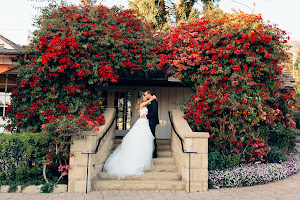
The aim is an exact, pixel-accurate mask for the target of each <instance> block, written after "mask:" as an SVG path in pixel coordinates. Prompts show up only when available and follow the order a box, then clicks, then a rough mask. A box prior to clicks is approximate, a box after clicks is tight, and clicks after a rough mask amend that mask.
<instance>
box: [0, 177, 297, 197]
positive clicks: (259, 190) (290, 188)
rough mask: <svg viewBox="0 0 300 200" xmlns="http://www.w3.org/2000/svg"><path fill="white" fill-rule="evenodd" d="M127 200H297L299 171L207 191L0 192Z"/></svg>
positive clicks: (16, 194)
mask: <svg viewBox="0 0 300 200" xmlns="http://www.w3.org/2000/svg"><path fill="white" fill-rule="evenodd" d="M4 199H9V200H26V199H33V200H67V199H68V200H96V199H103V200H106V199H107V200H108V199H111V200H126V199H127V200H131V199H143V200H144V199H145V200H146V199H149V200H150V199H155V200H165V199H174V200H175V199H180V200H187V199H188V200H191V199H197V200H198V199H199V200H220V199H230V200H231V199H233V200H238V199H242V200H250V199H251V200H273V199H274V200H275V199H276V200H300V172H298V173H297V174H295V175H293V176H290V177H289V178H287V179H284V180H281V181H277V182H275V183H269V184H265V185H255V186H251V187H239V188H223V189H220V190H216V189H211V190H209V191H207V192H195V193H189V194H188V193H186V192H185V191H174V190H160V191H159V190H127V191H119V190H113V191H97V192H91V193H88V194H77V193H56V194H41V193H38V194H22V193H21V194H20V193H19V194H18V193H0V200H4Z"/></svg>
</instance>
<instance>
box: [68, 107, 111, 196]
mask: <svg viewBox="0 0 300 200" xmlns="http://www.w3.org/2000/svg"><path fill="white" fill-rule="evenodd" d="M115 115H116V110H115V109H114V108H107V109H106V111H105V113H104V116H105V124H104V125H103V126H101V127H100V129H99V131H97V132H94V131H93V130H91V131H86V132H84V137H83V139H74V140H73V143H72V144H71V149H70V151H71V152H72V153H74V156H73V157H71V158H70V165H71V167H72V169H71V170H70V171H69V182H68V192H80V193H83V192H86V175H87V157H88V155H87V154H82V153H89V152H95V149H96V146H97V144H98V141H99V139H100V138H101V137H102V136H103V134H104V133H105V132H106V130H107V129H108V128H109V126H110V125H111V123H113V125H112V126H111V128H110V130H109V131H108V132H107V134H106V136H105V137H104V138H103V139H102V140H101V142H100V146H99V149H98V152H97V153H96V154H90V155H89V164H88V166H89V167H88V180H87V183H88V187H87V191H88V192H90V191H91V181H92V180H93V179H94V178H95V177H96V176H97V174H98V173H99V172H100V171H102V168H103V164H104V162H105V160H106V159H107V157H108V156H109V154H110V153H111V151H112V148H113V145H114V139H115V134H116V131H115V130H116V123H114V120H115Z"/></svg>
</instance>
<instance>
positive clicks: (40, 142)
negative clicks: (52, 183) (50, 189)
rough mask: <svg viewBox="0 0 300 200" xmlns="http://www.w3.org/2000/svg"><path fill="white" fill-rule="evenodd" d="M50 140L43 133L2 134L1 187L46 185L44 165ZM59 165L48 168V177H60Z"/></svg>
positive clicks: (0, 149) (55, 164)
mask: <svg viewBox="0 0 300 200" xmlns="http://www.w3.org/2000/svg"><path fill="white" fill-rule="evenodd" d="M49 141H50V140H49V138H46V137H45V136H44V134H43V133H24V134H20V133H12V134H0V185H11V189H10V190H11V191H14V190H15V187H16V185H24V186H26V185H29V184H32V185H38V184H43V183H44V178H43V175H42V173H43V163H44V159H45V155H46V152H45V150H46V149H47V148H48V145H49ZM57 168H58V163H53V165H52V166H51V167H49V168H48V171H47V175H48V176H51V177H57V176H59V174H60V173H59V172H58V171H57Z"/></svg>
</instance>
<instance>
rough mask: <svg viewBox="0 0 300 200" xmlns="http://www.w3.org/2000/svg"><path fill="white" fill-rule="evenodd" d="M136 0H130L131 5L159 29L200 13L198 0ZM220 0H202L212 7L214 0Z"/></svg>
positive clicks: (208, 6) (205, 6) (206, 5)
mask: <svg viewBox="0 0 300 200" xmlns="http://www.w3.org/2000/svg"><path fill="white" fill-rule="evenodd" d="M174 1H175V0H152V1H149V0H134V1H129V7H130V8H131V9H133V10H137V11H138V13H139V16H140V17H141V18H142V19H144V20H146V21H147V22H149V23H152V24H153V25H154V26H155V27H157V28H158V29H163V28H164V27H167V26H170V25H175V24H179V23H180V22H181V21H184V20H190V19H191V18H193V17H196V16H198V15H199V11H198V10H197V9H195V8H193V6H194V5H195V3H196V2H197V0H187V1H186V0H176V2H174ZM218 1H219V0H201V2H202V3H203V4H204V8H211V7H212V3H213V2H218Z"/></svg>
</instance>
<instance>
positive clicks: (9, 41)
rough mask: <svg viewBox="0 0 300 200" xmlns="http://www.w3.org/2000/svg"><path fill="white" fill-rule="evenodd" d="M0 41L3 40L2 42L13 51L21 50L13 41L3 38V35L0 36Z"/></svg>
mask: <svg viewBox="0 0 300 200" xmlns="http://www.w3.org/2000/svg"><path fill="white" fill-rule="evenodd" d="M0 39H1V40H3V41H4V42H6V43H7V44H9V45H10V46H11V47H13V48H14V49H19V50H21V49H22V48H21V46H20V45H18V44H16V43H14V42H13V41H11V40H9V39H7V38H6V37H4V36H3V35H0Z"/></svg>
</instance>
